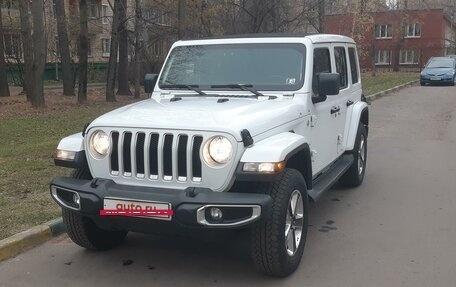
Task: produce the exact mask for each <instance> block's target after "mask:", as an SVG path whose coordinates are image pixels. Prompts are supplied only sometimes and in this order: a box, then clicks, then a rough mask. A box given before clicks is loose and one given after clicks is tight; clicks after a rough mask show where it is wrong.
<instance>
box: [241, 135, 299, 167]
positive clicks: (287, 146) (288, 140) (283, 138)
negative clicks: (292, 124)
mask: <svg viewBox="0 0 456 287" xmlns="http://www.w3.org/2000/svg"><path fill="white" fill-rule="evenodd" d="M304 144H307V140H306V138H305V137H303V136H300V135H298V134H295V133H291V132H284V133H280V134H277V135H274V136H272V137H269V138H267V139H264V140H262V141H259V142H257V143H255V144H254V145H253V146H251V147H250V148H248V149H246V150H245V152H244V154H243V155H242V158H241V162H281V161H284V160H286V159H287V156H288V155H290V154H291V153H292V152H293V151H295V150H296V149H298V148H299V147H300V146H302V145H304Z"/></svg>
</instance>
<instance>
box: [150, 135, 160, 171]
mask: <svg viewBox="0 0 456 287" xmlns="http://www.w3.org/2000/svg"><path fill="white" fill-rule="evenodd" d="M159 138H160V137H159V135H158V134H151V136H150V143H149V167H150V178H151V179H158V140H159Z"/></svg>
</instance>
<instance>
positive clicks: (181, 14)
mask: <svg viewBox="0 0 456 287" xmlns="http://www.w3.org/2000/svg"><path fill="white" fill-rule="evenodd" d="M184 22H185V0H178V2H177V37H178V39H179V40H180V39H183V38H184V37H185V33H184Z"/></svg>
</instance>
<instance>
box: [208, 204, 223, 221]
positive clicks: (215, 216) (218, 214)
mask: <svg viewBox="0 0 456 287" xmlns="http://www.w3.org/2000/svg"><path fill="white" fill-rule="evenodd" d="M210 213H211V217H212V220H215V221H219V220H221V219H222V217H223V213H222V211H221V210H220V208H217V207H211V210H210Z"/></svg>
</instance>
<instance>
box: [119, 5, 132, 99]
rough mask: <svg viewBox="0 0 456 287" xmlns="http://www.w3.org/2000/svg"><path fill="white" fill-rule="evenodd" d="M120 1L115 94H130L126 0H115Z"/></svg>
mask: <svg viewBox="0 0 456 287" xmlns="http://www.w3.org/2000/svg"><path fill="white" fill-rule="evenodd" d="M117 1H119V2H120V7H119V8H120V9H119V19H120V22H119V26H118V27H119V31H118V32H119V71H118V75H117V80H118V87H117V88H118V89H117V94H118V95H122V96H130V95H131V92H130V86H129V83H128V29H127V0H117Z"/></svg>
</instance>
